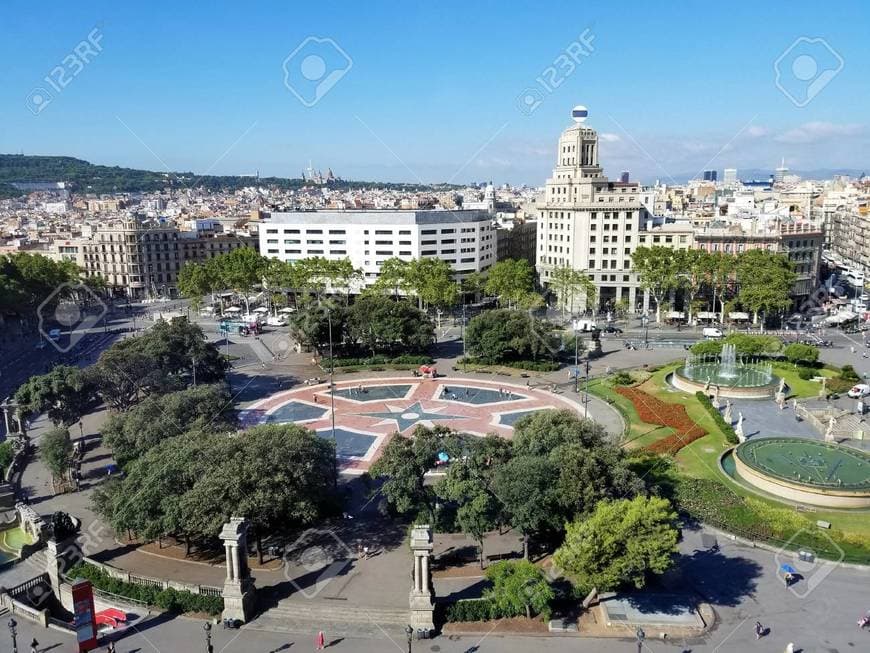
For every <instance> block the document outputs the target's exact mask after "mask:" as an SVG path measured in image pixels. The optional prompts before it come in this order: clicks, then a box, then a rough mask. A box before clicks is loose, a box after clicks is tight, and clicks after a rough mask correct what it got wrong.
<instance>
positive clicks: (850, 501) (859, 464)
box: [722, 438, 870, 508]
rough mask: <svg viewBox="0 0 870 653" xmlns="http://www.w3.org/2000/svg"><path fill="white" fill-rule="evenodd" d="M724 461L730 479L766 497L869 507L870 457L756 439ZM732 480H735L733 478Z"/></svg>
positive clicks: (795, 441) (799, 441) (832, 447)
mask: <svg viewBox="0 0 870 653" xmlns="http://www.w3.org/2000/svg"><path fill="white" fill-rule="evenodd" d="M728 453H729V454H730V459H729V460H728V461H727V465H726V461H725V459H724V457H723V460H722V466H723V470H724V471H725V472H726V473H730V470H729V469H728V468H729V467H730V466H731V465H733V472H734V474H736V476H737V477H739V478H740V479H742V480H743V481H745V482H746V483H749V484H750V485H753V486H755V487H756V488H758V489H759V490H762V491H764V492H766V493H768V494H772V495H774V496H778V497H781V498H784V499H788V500H790V501H797V502H799V503H805V504H809V505H814V506H821V507H826V508H868V507H870V475H868V470H870V455H868V454H867V453H865V452H863V451H858V450H855V449H850V448H848V447H843V446H840V445H836V444H829V443H826V442H819V441H817V440H809V439H805V438H761V439H752V440H749V441H748V442H744V443H743V444H740V445H738V446H737V447H736V448H735V449H732V450H730V451H729V452H728ZM734 474H732V475H734Z"/></svg>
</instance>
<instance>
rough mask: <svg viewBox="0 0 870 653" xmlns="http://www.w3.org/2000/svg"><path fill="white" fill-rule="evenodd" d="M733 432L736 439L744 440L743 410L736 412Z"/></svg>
mask: <svg viewBox="0 0 870 653" xmlns="http://www.w3.org/2000/svg"><path fill="white" fill-rule="evenodd" d="M734 433H736V434H737V439H738V440H740V442H746V434H745V433H744V432H743V412H742V411H741V412H739V413H737V427H736V428H735V429H734Z"/></svg>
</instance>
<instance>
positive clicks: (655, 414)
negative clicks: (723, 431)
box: [615, 387, 707, 455]
mask: <svg viewBox="0 0 870 653" xmlns="http://www.w3.org/2000/svg"><path fill="white" fill-rule="evenodd" d="M615 390H616V391H617V392H618V393H619V394H621V395H622V396H623V397H627V398H628V399H629V401H631V403H632V404H633V405H634V408H635V410H637V414H638V415H639V416H640V418H641V420H643V421H644V422H646V423H647V424H661V425H662V426H668V427H670V428H672V429H674V432H673V433H672V434H671V435H669V436H668V437H666V438H662V439H661V440H657V441H655V442H653V443H652V444H651V445H649V446H647V447H646V449H647V451H652V452H653V453H666V454H670V455H673V454H675V453H677V452H678V451H679V450H680V449H682V448H683V447H685V446H686V445H687V444H690V443H692V442H694V441H695V440H697V439H699V438H703V437H704V436H705V435H707V432H706V431H705V430H704V429H702V428H701V427H700V426H698V425H697V424H696V423H695V421H694V420H693V419H692V418H691V417H689V414H688V413H687V412H686V407H685V406H682V405H680V404H666V403H665V402H663V401H661V400H659V399H656V398H655V397H653V396H652V395H650V394H647V393H646V392H644V391H643V390H638V389H637V388H626V387H618V388H615Z"/></svg>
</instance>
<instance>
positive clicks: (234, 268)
mask: <svg viewBox="0 0 870 653" xmlns="http://www.w3.org/2000/svg"><path fill="white" fill-rule="evenodd" d="M213 260H214V261H215V263H214V265H215V268H214V271H215V272H216V273H217V275H218V276H219V277H220V279H221V280H222V281H223V283H224V284H225V285H226V286H228V287H230V288H232V289H233V290H234V291H235V292H237V293H238V294H240V295H242V296H243V297H244V299H245V312H246V313H250V312H251V307H250V304H249V300H248V296H249V295H250V294H251V292H252V291H253V290H254V286H257V285H259V284H261V283H262V282H263V275H264V274H265V273H266V269H267V266H268V262H267V259H266V258H264V257H263V256H260V255H259V254H258V253H257V252H256V250H254V249H253V248H252V247H237V248H236V249H234V250H233V251H231V252H227V253H226V254H224V255H222V256H218V257H216V258H214V259H213Z"/></svg>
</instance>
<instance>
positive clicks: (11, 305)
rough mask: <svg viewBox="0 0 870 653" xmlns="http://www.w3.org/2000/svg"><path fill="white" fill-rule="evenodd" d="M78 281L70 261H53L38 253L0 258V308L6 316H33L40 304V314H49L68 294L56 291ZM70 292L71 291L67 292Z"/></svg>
mask: <svg viewBox="0 0 870 653" xmlns="http://www.w3.org/2000/svg"><path fill="white" fill-rule="evenodd" d="M78 278H79V269H78V268H77V267H76V265H75V263H72V262H71V261H54V260H52V259H50V258H47V257H45V256H42V255H40V254H25V253H20V252H18V253H14V254H2V255H0V309H2V310H3V311H4V312H7V313H13V314H17V315H27V316H29V317H34V316H35V315H36V311H37V309H39V307H40V305H42V304H43V302H46V301H48V300H51V304H50V305H45V306H44V307H43V309H42V312H43V314H46V313H50V312H52V311H53V310H54V306H56V305H57V303H58V302H59V301H61V300H63V299H68V298H70V296H69V293H68V292H60V293H57V294H55V295H52V294H53V293H55V291H57V290H58V288H61V287H62V285H63V284H65V283H69V282H74V281H76V280H77V279H78ZM70 292H71V291H70Z"/></svg>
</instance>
